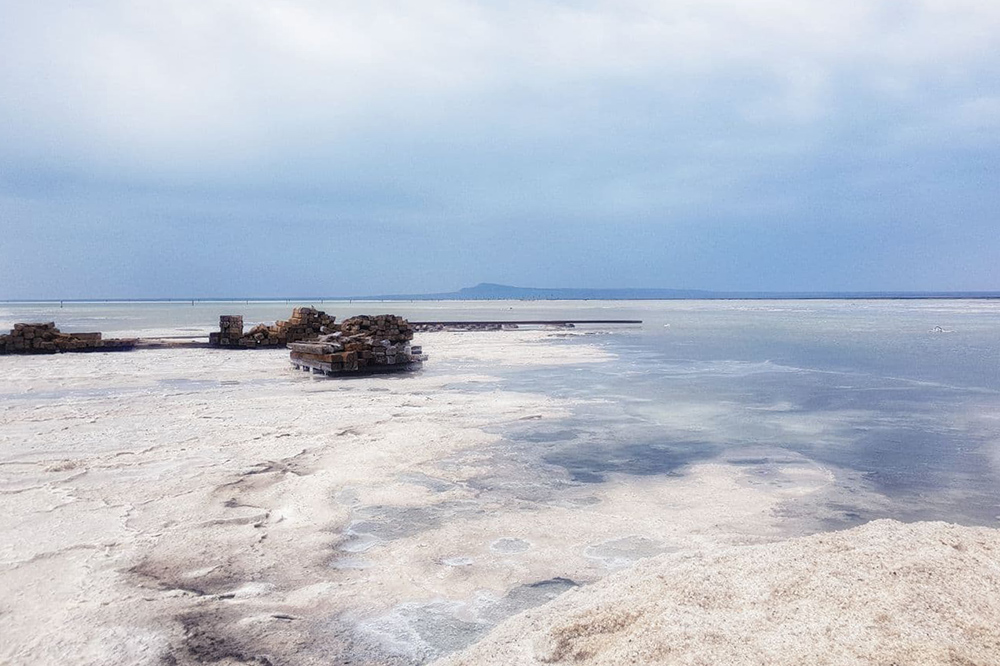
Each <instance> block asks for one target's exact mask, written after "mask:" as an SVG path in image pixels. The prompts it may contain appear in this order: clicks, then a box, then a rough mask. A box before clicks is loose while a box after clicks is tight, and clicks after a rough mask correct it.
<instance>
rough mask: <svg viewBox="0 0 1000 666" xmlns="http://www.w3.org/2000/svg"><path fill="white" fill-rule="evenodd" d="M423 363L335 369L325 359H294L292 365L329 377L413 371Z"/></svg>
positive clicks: (414, 362) (304, 370)
mask: <svg viewBox="0 0 1000 666" xmlns="http://www.w3.org/2000/svg"><path fill="white" fill-rule="evenodd" d="M423 365H424V363H423V361H410V362H409V363H394V364H392V365H366V366H363V367H359V368H358V369H357V370H343V369H334V368H333V364H332V363H325V362H323V361H311V360H305V359H292V367H294V368H295V369H296V370H301V371H303V372H311V373H312V374H314V375H325V376H327V377H363V376H366V375H387V374H393V373H400V372H413V371H415V370H419V369H420V368H422V367H423Z"/></svg>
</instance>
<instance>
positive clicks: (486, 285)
mask: <svg viewBox="0 0 1000 666" xmlns="http://www.w3.org/2000/svg"><path fill="white" fill-rule="evenodd" d="M820 298H831V299H851V298H881V299H899V298H907V299H918V298H1000V292H981V291H980V292H975V291H968V292H916V291H888V292H876V291H871V292H861V291H859V292H773V291H704V290H698V289H578V288H555V289H545V288H539V287H512V286H510V285H506V284H493V283H490V282H482V283H480V284H477V285H476V286H474V287H463V288H462V289H459V290H458V291H449V292H443V293H438V294H389V295H381V296H361V297H355V300H382V301H501V300H503V301H518V300H520V301H564V300H565V301H598V300H599V301H652V300H687V299H695V300H697V299H820Z"/></svg>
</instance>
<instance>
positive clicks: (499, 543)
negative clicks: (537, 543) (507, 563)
mask: <svg viewBox="0 0 1000 666" xmlns="http://www.w3.org/2000/svg"><path fill="white" fill-rule="evenodd" d="M530 549H531V544H530V543H528V542H527V541H525V540H524V539H517V538H515V537H503V538H502V539H497V540H496V541H494V542H493V543H491V544H490V550H492V551H493V552H494V553H504V554H515V553H523V552H526V551H528V550H530Z"/></svg>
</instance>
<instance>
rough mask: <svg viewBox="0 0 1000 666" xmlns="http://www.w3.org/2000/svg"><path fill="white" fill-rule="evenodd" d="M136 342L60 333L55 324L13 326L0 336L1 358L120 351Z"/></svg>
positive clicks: (89, 334)
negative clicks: (6, 356)
mask: <svg viewBox="0 0 1000 666" xmlns="http://www.w3.org/2000/svg"><path fill="white" fill-rule="evenodd" d="M135 343H136V341H135V340H132V339H118V338H110V339H107V340H104V339H102V338H101V334H100V333H63V332H62V331H60V330H59V329H58V328H56V325H55V322H46V323H40V324H14V328H12V329H11V331H10V333H8V334H6V335H0V354H58V353H60V352H87V351H122V350H126V349H132V348H133V347H135Z"/></svg>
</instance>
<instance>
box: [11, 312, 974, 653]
mask: <svg viewBox="0 0 1000 666" xmlns="http://www.w3.org/2000/svg"><path fill="white" fill-rule="evenodd" d="M561 335H565V332H564V333H562V334H561ZM586 340H587V338H585V337H583V336H577V338H575V339H572V338H571V339H564V338H559V337H555V334H552V333H549V332H539V331H523V330H521V331H505V332H497V333H491V332H483V333H476V334H464V333H450V332H441V333H433V334H426V336H424V337H422V339H421V342H422V343H423V345H424V348H425V350H426V351H427V352H428V353H429V354H430V355H431V358H432V359H433V363H431V364H430V365H429V367H428V368H426V369H425V370H423V371H421V372H419V373H417V374H414V375H408V376H405V377H391V378H360V379H350V380H347V381H343V382H340V381H338V382H330V381H322V380H318V379H313V378H311V377H310V376H308V375H304V374H303V373H296V372H295V371H294V370H292V369H291V368H290V367H289V366H288V356H287V350H283V349H280V348H278V349H274V350H270V349H264V350H260V351H258V352H253V353H234V352H229V351H225V350H219V349H195V350H172V349H162V350H140V351H136V352H133V353H131V354H118V355H108V354H86V355H62V356H58V357H33V356H32V357H17V358H14V357H4V358H2V359H0V398H2V401H0V496H2V497H3V502H4V508H5V510H4V511H3V512H2V513H0V590H3V592H2V593H0V618H2V621H3V628H4V629H3V635H4V640H3V641H0V663H5V664H6V663H11V664H33V665H36V664H41V665H45V664H66V663H83V664H102V665H105V664H163V663H173V664H196V663H215V664H239V663H252V664H265V663H272V664H293V665H294V664H314V663H316V664H319V663H322V664H327V663H338V662H350V663H355V664H414V663H422V662H427V661H430V660H433V659H436V658H440V657H445V656H447V655H449V654H450V653H453V652H455V651H460V650H462V649H465V648H468V647H469V646H470V645H473V644H475V643H476V642H477V641H479V640H480V639H482V638H483V637H484V636H486V635H487V634H488V633H489V632H490V630H491V629H493V628H494V627H496V626H497V625H498V624H500V623H502V622H504V621H505V620H506V619H507V618H510V617H512V616H515V617H516V619H514V620H512V621H511V622H512V623H513V624H509V625H503V626H502V627H501V628H500V629H498V630H497V632H498V633H494V634H492V635H491V637H490V638H488V639H487V641H488V644H489V645H493V646H495V649H496V650H497V652H496V655H500V654H507V655H509V656H510V657H511V659H513V660H515V661H516V660H517V659H521V658H524V659H535V658H536V657H537V655H541V656H542V657H545V658H550V657H558V656H559V654H561V653H560V652H559V650H561V649H562V648H553V649H549V648H546V647H542V648H537V650H542V651H541V652H538V651H537V650H536V647H535V644H534V643H532V644H531V645H529V646H528V647H527V648H525V647H524V646H523V645H522V643H523V641H521V640H520V638H518V640H513V639H510V637H511V636H512V634H510V633H509V632H510V631H512V630H511V629H510V627H516V626H522V627H526V629H525V631H527V630H528V629H531V631H532V632H535V633H532V634H531V635H532V636H534V635H535V634H536V633H537V631H536V629H537V630H538V631H541V630H542V628H543V625H541V624H539V625H538V626H537V627H535V626H534V625H532V627H534V628H532V627H528V626H527V625H518V624H517V623H520V622H525V621H526V619H525V618H528V617H531V618H552V619H553V624H552V625H544V626H545V627H548V626H551V627H556V626H557V624H556V621H557V619H558V616H559V615H560V614H563V615H565V617H575V616H573V615H572V613H574V612H575V610H576V609H582V608H585V607H587V606H586V604H587V603H588V602H587V600H588V599H590V597H589V596H587V595H589V594H591V593H590V592H589V590H590V589H591V588H593V589H594V590H596V592H594V594H605V593H604V592H601V590H605V587H603V586H604V585H605V583H602V582H600V581H602V579H605V578H606V577H607V576H609V575H610V576H616V575H617V576H621V577H627V576H633V575H635V576H640V578H639V579H637V580H643V581H644V582H643V584H644V585H645V584H647V581H646V579H644V578H641V577H642V576H644V575H646V574H645V573H643V572H646V571H647V568H646V567H649V566H668V564H663V563H670V562H681V563H683V562H689V563H690V562H697V563H700V564H699V566H702V565H703V566H704V567H705V569H704V571H705V572H709V571H710V568H711V567H713V566H716V567H721V566H724V565H726V564H727V563H729V562H737V563H738V560H739V557H740V556H739V553H743V552H749V553H759V554H760V555H759V557H760V558H761V560H762V562H766V561H767V558H769V557H771V556H772V555H771V553H772V551H769V550H766V548H770V547H771V546H769V545H767V544H769V543H771V542H776V541H779V540H783V539H784V538H785V537H786V536H787V534H788V533H789V519H788V516H789V514H790V513H793V514H794V512H790V509H789V507H790V506H798V505H800V504H801V503H803V502H808V501H809V500H810V498H814V497H816V496H818V495H820V494H822V493H825V492H828V491H829V488H830V486H831V484H832V482H833V478H834V473H833V472H832V471H831V470H830V469H827V468H825V467H823V466H820V465H817V464H814V463H812V462H810V461H808V460H800V459H797V458H794V457H793V455H792V454H789V457H788V460H789V462H788V463H787V464H785V466H784V467H780V468H775V469H773V470H771V471H770V473H769V475H767V476H765V477H761V476H755V475H754V474H753V473H752V471H751V469H750V468H748V467H746V466H740V465H733V464H722V463H720V462H719V461H701V462H697V463H696V464H690V465H687V466H685V467H684V470H683V474H676V475H673V476H671V477H670V478H669V481H667V480H665V479H664V477H662V476H655V475H646V476H643V475H631V474H628V473H626V472H625V471H622V470H623V469H626V468H625V467H621V466H619V467H617V468H614V469H611V470H610V471H607V472H605V473H604V476H603V480H602V482H601V483H580V482H576V481H575V480H574V479H573V478H572V474H571V473H570V472H569V471H567V470H568V468H567V467H560V466H559V465H557V464H553V463H548V462H546V460H545V458H544V457H543V456H542V453H540V451H542V450H544V442H542V441H532V440H530V439H528V440H525V443H523V444H521V445H519V446H520V448H518V447H516V446H514V445H513V444H512V443H511V442H510V441H509V440H507V439H505V436H504V434H503V433H505V432H509V431H518V432H520V431H521V430H522V429H523V428H524V427H525V425H524V424H530V425H531V427H532V428H536V427H537V428H541V429H544V428H545V427H549V428H550V429H551V430H552V431H554V432H557V431H559V430H560V429H561V428H564V426H563V425H561V423H562V422H563V420H564V419H566V418H567V417H569V416H570V415H571V414H574V413H576V412H577V411H579V410H587V409H588V408H589V407H590V406H592V405H590V404H589V403H588V402H587V398H583V397H573V398H555V397H551V396H549V395H545V394H544V393H542V392H541V391H530V390H521V391H514V390H512V389H511V388H509V387H507V388H504V386H505V385H504V383H503V382H502V381H500V379H499V378H498V373H497V372H495V371H497V370H498V369H501V368H503V367H508V366H517V367H519V368H521V369H524V370H530V369H532V368H545V367H546V366H572V365H580V364H588V363H589V364H601V363H605V362H608V361H613V360H614V359H615V357H614V355H613V354H612V353H611V352H610V351H609V350H608V349H607V348H606V347H602V346H599V345H593V344H586ZM53 363H58V369H59V371H58V372H57V373H56V372H52V371H51V369H52V367H53V366H52V364H53ZM608 365H609V366H613V365H614V364H613V363H609V364H608ZM594 367H597V366H594ZM529 472H530V473H529ZM858 494H859V495H861V494H864V493H863V492H862V490H859V491H858ZM866 497H867V495H866ZM876 500H877V497H875V498H873V499H872V501H876ZM797 515H798V518H799V519H800V522H797V523H795V525H796V528H795V529H797V530H808V529H809V528H810V527H813V528H814V527H815V525H805V524H804V523H802V522H801V518H802V516H801V513H800V514H797ZM880 525H881V524H880ZM935 529H942V530H949V529H952V528H944V527H939V528H935ZM920 534H922V533H920ZM920 534H917V533H914V534H912V535H907V534H901V536H899V538H898V539H897V542H898V544H899V545H898V548H897V550H903V549H904V546H905V544H906V539H910V538H911V537H912V538H917V537H919V536H920ZM949 534H951V533H950V532H949ZM954 534H956V535H958V536H960V537H961V538H962V539H965V536H963V534H964V533H960V532H954ZM982 534H984V535H986V536H985V537H984V538H992V537H989V535H990V534H991V533H988V532H982ZM831 538H834V539H836V538H839V537H831ZM791 543H800V542H791ZM802 543H807V544H809V543H814V542H802ZM831 543H834V542H831ZM873 543H874V542H873ZM915 543H917V542H915ZM920 543H922V542H920ZM962 543H963V544H964V547H965V548H966V550H965V551H958V550H955V551H954V552H956V553H968V554H971V555H969V557H973V556H975V557H978V555H975V554H976V553H979V552H980V551H979V550H977V548H978V546H977V545H976V543H978V542H976V543H972V542H969V541H967V540H963V541H962ZM747 545H753V546H754V547H755V548H756V547H757V546H758V545H765V546H766V548H765V549H763V550H753V549H750V550H746V549H745V546H747ZM795 547H796V548H799V547H800V546H795ZM917 547H918V548H920V547H921V546H920V545H919V543H917ZM949 547H950V546H949ZM953 550H954V549H953ZM782 552H784V551H773V553H774V555H773V556H774V557H775V558H778V559H776V561H783V560H780V557H784V556H783V555H781V553H782ZM802 552H803V555H802V558H803V560H804V559H807V558H806V555H805V554H807V552H808V551H806V550H804V551H802ZM816 552H818V553H821V554H822V553H826V552H827V551H826V550H823V549H822V548H820V549H819V550H817V551H816ZM872 552H876V551H874V550H873V551H872ZM692 553H698V555H691V554H692ZM719 553H721V555H718V556H719V557H720V558H722V559H718V560H713V559H712V558H713V557H716V554H719ZM650 556H652V557H654V559H653V560H643V558H648V557H650ZM858 556H859V557H861V554H859V555H858ZM963 556H965V555H964V554H963ZM657 558H660V559H657ZM671 558H674V559H671ZM677 558H681V559H677ZM684 558H687V559H684ZM691 558H694V559H691ZM726 558H731V559H726ZM820 559H822V558H820ZM941 562H943V563H945V564H947V563H946V562H944V560H941ZM650 563H652V564H650ZM713 563H715V564H713ZM978 563H981V560H979V559H977V560H975V561H973V560H971V559H969V560H967V561H966V564H967V565H969V566H973V565H975V566H979V564H978ZM815 565H816V566H818V565H819V560H817V562H816V563H815ZM669 566H673V565H669ZM691 566H692V567H693V566H694V564H692V565H691ZM740 566H742V565H740ZM762 566H763V565H762ZM935 566H936V565H935ZM635 567H638V568H635ZM616 571H618V572H622V573H620V574H615V573H614V572H616ZM745 573H747V575H749V574H752V573H753V571H750V570H749V569H748V570H746V571H745ZM705 575H706V576H709V573H705ZM712 575H719V576H729V574H726V573H719V574H712ZM971 575H973V574H971V573H970V576H971ZM618 580H623V578H612V579H610V581H611V582H609V583H608V585H614V584H616V583H614V581H618ZM692 580H694V579H692ZM727 580H728V578H727ZM819 580H820V582H823V581H827V580H829V579H826V578H821V579H819ZM942 580H945V579H942ZM947 580H951V579H947ZM654 582H655V581H654ZM817 589H820V588H817ZM983 589H989V588H988V586H986V587H984V588H983ZM607 590H608V591H607V592H606V598H607V600H608V603H611V600H612V598H613V596H614V593H613V592H612V588H611V587H607ZM821 592H822V591H821ZM747 594H750V592H749V591H748V592H747ZM602 598H605V597H602ZM820 598H823V597H822V593H821V594H820ZM564 599H565V601H564ZM549 602H551V603H553V604H554V606H551V608H553V609H555V610H550V607H548V606H545V607H541V608H540V609H539V610H534V611H532V610H531V609H533V608H539V607H540V606H541V605H542V604H546V603H549ZM616 603H622V604H628V603H629V602H628V600H627V599H625V600H619V602H616ZM643 603H646V602H643ZM649 603H653V601H652V600H649ZM968 603H976V604H978V603H980V602H979V601H977V600H975V599H973V600H972V601H970V602H968ZM577 604H582V605H580V606H579V607H578V606H577ZM824 608H825V607H824ZM977 608H978V607H977ZM982 608H985V609H986V610H987V611H990V612H992V611H991V610H990V609H991V608H992V607H988V606H982ZM654 611H655V612H659V611H658V610H655V609H653V608H652V607H651V610H649V611H648V614H647V615H644V616H643V617H644V618H645V617H650V618H652V617H654V616H655V612H654ZM524 612H530V613H532V615H530V616H526V615H520V616H518V614H519V613H524ZM664 612H666V611H664ZM720 612H721V611H720ZM536 613H537V614H536ZM720 617H723V618H724V617H726V616H724V615H721V616H720ZM963 617H964V616H963ZM986 617H991V616H989V615H987V616H986ZM848 619H849V618H848ZM945 620H947V618H945ZM845 621H847V620H845ZM637 622H638V621H637ZM635 626H636V627H639V626H641V625H640V624H636V625H635ZM942 626H947V625H942ZM969 626H972V625H969ZM977 626H978V625H977ZM647 628H648V629H652V628H655V627H654V626H653V625H650V627H647ZM623 631H627V628H625V629H623ZM859 631H860V630H859ZM570 633H572V632H570ZM552 635H556V634H552ZM622 635H625V634H622ZM982 635H983V636H987V637H989V636H990V634H988V633H983V634H982ZM629 636H631V635H629ZM504 637H508V638H504ZM610 638H611V640H610V642H609V645H608V646H607V647H606V648H604V647H602V648H601V651H599V652H595V653H594V655H595V658H605V656H607V658H608V659H614V658H616V657H615V656H614V655H618V654H619V653H618V652H615V650H617V649H619V648H616V647H615V646H614V643H615V642H616V641H617V640H618V638H617V636H611V637H610ZM627 638H628V636H627V637H626V640H627ZM633 638H634V637H633ZM540 640H541V639H540ZM545 640H549V639H545ZM554 640H555V643H552V645H561V643H559V639H558V638H557V639H554ZM650 640H653V639H650ZM706 640H708V639H706ZM574 641H575V639H573V640H571V641H570V647H569V648H567V650H568V651H567V652H566V654H570V653H571V652H572V653H573V654H577V653H578V652H580V650H578V649H577V648H576V647H575V646H576V645H577V643H576V642H574ZM543 642H544V641H543ZM970 645H971V643H970ZM588 646H589V644H588ZM473 649H475V648H473ZM581 649H583V650H589V649H590V648H589V647H586V648H581ZM650 649H652V648H650ZM706 649H707V648H706ZM962 649H965V648H964V647H963V648H962ZM970 649H972V648H970ZM545 650H549V651H548V652H545ZM476 654H480V655H484V653H474V652H473V653H466V655H465V656H463V657H460V660H464V661H463V663H472V662H470V661H469V660H470V659H473V660H477V659H479V658H480V657H478V656H475V655H476ZM706 654H711V653H710V652H706ZM961 654H966V653H961ZM967 654H975V653H974V652H968V653H967ZM608 655H611V656H608ZM482 658H483V659H486V658H487V656H483V657H482ZM560 658H561V657H560ZM528 663H531V662H530V661H529V662H528ZM737 663H738V662H737ZM981 663H990V662H988V661H986V662H981Z"/></svg>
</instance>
